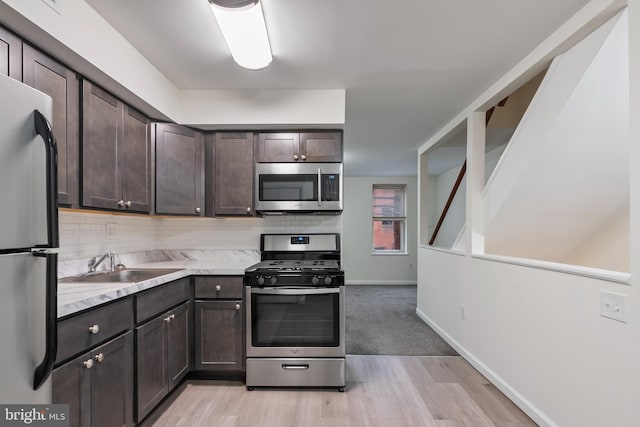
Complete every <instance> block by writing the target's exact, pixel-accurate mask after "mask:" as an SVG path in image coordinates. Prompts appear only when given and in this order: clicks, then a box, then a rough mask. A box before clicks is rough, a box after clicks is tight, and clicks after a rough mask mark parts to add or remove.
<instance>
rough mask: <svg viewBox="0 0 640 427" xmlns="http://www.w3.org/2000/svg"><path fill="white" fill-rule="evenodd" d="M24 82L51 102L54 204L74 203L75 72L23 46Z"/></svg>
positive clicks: (76, 144) (76, 178) (76, 141)
mask: <svg viewBox="0 0 640 427" xmlns="http://www.w3.org/2000/svg"><path fill="white" fill-rule="evenodd" d="M23 67H24V72H23V77H24V83H25V84H28V85H29V86H31V87H34V88H36V89H38V90H39V91H41V92H44V93H46V94H47V95H49V96H50V97H51V99H52V101H53V117H52V127H53V134H54V135H55V137H56V143H57V145H58V203H60V204H62V205H73V206H75V205H78V202H79V200H78V193H79V173H80V172H79V164H80V158H79V145H80V133H79V129H80V122H79V115H78V114H79V112H78V110H79V107H80V94H79V88H80V82H79V80H78V77H77V75H76V73H74V72H73V71H71V70H70V69H68V68H67V67H65V66H63V65H62V64H60V63H58V62H56V61H54V60H53V59H51V58H50V57H49V56H47V55H45V54H43V53H41V52H40V51H37V50H36V49H34V48H32V47H31V46H29V45H24V55H23Z"/></svg>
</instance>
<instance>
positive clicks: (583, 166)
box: [483, 14, 629, 269]
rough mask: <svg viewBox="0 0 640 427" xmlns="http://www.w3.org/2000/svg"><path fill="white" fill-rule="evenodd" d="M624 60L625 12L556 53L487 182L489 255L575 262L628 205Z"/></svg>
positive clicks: (626, 109) (625, 44)
mask: <svg viewBox="0 0 640 427" xmlns="http://www.w3.org/2000/svg"><path fill="white" fill-rule="evenodd" d="M627 57H628V52H627V20H626V15H624V14H623V15H618V16H616V17H615V18H613V19H612V20H610V21H609V22H607V23H606V24H605V25H603V26H602V27H600V28H599V29H598V30H596V31H594V32H593V33H592V34H590V35H589V36H588V37H586V38H585V39H583V40H582V41H581V42H580V43H578V44H577V45H576V46H574V47H573V48H571V49H569V50H568V51H567V52H565V53H563V54H562V55H559V56H557V57H556V58H555V59H554V61H553V62H552V64H551V66H550V67H549V70H548V72H547V74H546V75H545V77H544V80H543V82H542V84H541V85H540V88H539V90H538V92H537V93H536V95H535V97H534V98H533V100H532V102H531V104H530V105H529V108H528V109H527V111H526V113H525V115H524V117H523V120H522V121H521V122H520V124H519V126H518V128H517V129H516V131H515V133H514V135H513V137H512V139H511V141H510V142H509V145H508V146H507V148H506V150H505V152H504V154H503V156H502V158H501V159H500V161H499V163H498V165H497V167H496V168H495V170H494V172H493V175H492V176H491V178H490V179H489V181H488V183H487V186H486V188H485V192H484V195H483V196H484V204H485V216H484V218H485V229H484V231H485V233H484V234H485V252H486V253H490V254H499V255H507V256H515V257H522V258H531V259H540V260H546V261H555V262H566V261H567V260H570V259H572V258H571V256H572V255H574V258H573V259H574V260H575V259H576V257H577V255H576V254H577V253H579V252H580V248H581V247H582V246H583V245H591V246H593V243H589V242H593V239H594V237H593V236H594V235H597V234H598V232H599V231H600V230H602V229H603V227H604V226H605V224H606V221H607V219H608V218H613V217H615V216H616V215H619V213H620V212H621V210H623V209H624V207H625V206H626V205H627V203H628V199H629V184H628V183H629V165H628V156H629V144H628V137H627V135H628V127H629V113H628V71H627V70H628V58H627ZM626 224H627V227H628V221H627V222H626ZM621 244H624V242H621ZM628 250H629V249H628V245H627V247H626V253H628ZM592 252H593V251H592ZM605 264H606V263H605ZM610 267H614V266H610ZM610 267H608V266H607V265H600V268H610ZM616 268H619V264H618V265H616V266H615V268H613V269H616Z"/></svg>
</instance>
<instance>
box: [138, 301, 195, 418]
mask: <svg viewBox="0 0 640 427" xmlns="http://www.w3.org/2000/svg"><path fill="white" fill-rule="evenodd" d="M189 318H190V303H189V302H185V303H183V304H181V305H179V306H178V307H176V308H174V309H173V310H169V311H167V312H165V313H163V314H161V315H159V316H157V317H155V318H153V319H152V320H150V321H148V322H146V323H144V324H142V325H140V326H138V327H137V328H136V348H137V358H136V364H137V374H136V378H137V416H136V419H137V420H138V422H140V421H142V420H143V419H144V418H145V417H146V416H147V415H148V414H149V413H150V412H151V411H152V410H153V408H155V406H156V405H157V404H158V403H159V402H160V401H161V400H162V399H163V398H164V397H165V396H166V395H167V394H168V393H169V392H170V391H171V390H172V389H173V388H174V387H175V386H176V385H178V383H179V382H180V381H181V380H182V378H184V376H185V375H186V374H187V373H188V372H189V368H190V357H189V350H190V349H189V343H190V339H189V336H190V334H189Z"/></svg>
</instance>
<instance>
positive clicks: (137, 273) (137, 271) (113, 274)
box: [58, 268, 184, 283]
mask: <svg viewBox="0 0 640 427" xmlns="http://www.w3.org/2000/svg"><path fill="white" fill-rule="evenodd" d="M180 270H184V269H183V268H126V269H124V270H120V271H104V272H102V271H101V272H98V273H90V274H85V275H81V276H74V277H67V278H64V279H60V280H58V282H59V283H75V282H80V283H119V282H122V283H126V282H142V281H144V280H149V279H153V278H154V277H158V276H162V275H164V274H169V273H174V272H176V271H180Z"/></svg>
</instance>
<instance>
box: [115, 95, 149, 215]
mask: <svg viewBox="0 0 640 427" xmlns="http://www.w3.org/2000/svg"><path fill="white" fill-rule="evenodd" d="M123 119H124V129H123V138H122V149H121V150H119V160H120V167H121V169H120V170H121V171H122V199H123V200H124V202H125V209H127V210H130V211H138V212H149V211H150V210H151V151H150V150H151V141H150V139H149V120H148V119H147V118H146V117H145V116H144V115H142V114H141V113H138V112H137V111H135V110H133V109H131V108H129V107H128V106H126V105H125V106H124V114H123Z"/></svg>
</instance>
